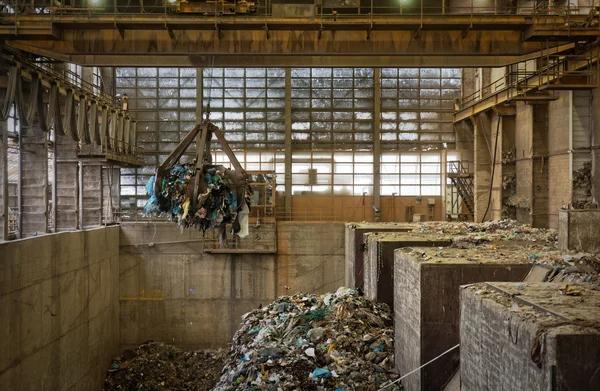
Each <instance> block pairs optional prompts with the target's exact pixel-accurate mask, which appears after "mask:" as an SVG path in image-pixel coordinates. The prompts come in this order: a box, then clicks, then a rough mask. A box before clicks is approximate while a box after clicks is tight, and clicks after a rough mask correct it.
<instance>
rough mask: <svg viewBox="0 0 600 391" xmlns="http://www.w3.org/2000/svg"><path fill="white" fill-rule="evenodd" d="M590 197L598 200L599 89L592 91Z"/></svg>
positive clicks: (599, 175) (599, 180)
mask: <svg viewBox="0 0 600 391" xmlns="http://www.w3.org/2000/svg"><path fill="white" fill-rule="evenodd" d="M591 133H592V134H591V136H592V197H593V198H594V201H596V202H598V201H599V200H600V148H598V146H600V88H595V89H594V90H592V132H591Z"/></svg>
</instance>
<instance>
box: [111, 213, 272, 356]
mask: <svg viewBox="0 0 600 391" xmlns="http://www.w3.org/2000/svg"><path fill="white" fill-rule="evenodd" d="M207 236H208V234H207ZM204 250H205V249H204V248H203V236H202V233H201V232H198V231H194V230H185V231H184V232H183V233H181V232H180V229H179V227H178V226H177V225H175V224H172V223H166V222H157V223H124V224H122V225H121V261H120V299H119V313H120V320H121V345H122V346H126V347H129V346H137V345H139V344H140V343H142V342H144V341H146V340H149V339H152V340H155V341H165V342H166V341H168V342H171V343H175V344H177V345H179V346H184V347H189V348H214V347H222V346H225V345H226V344H227V343H228V342H229V341H230V340H231V337H232V335H233V333H234V332H235V330H237V328H238V326H239V323H240V316H241V315H242V314H243V313H245V312H247V311H249V310H251V309H253V308H256V307H258V306H259V304H266V303H268V302H270V301H272V300H273V298H274V297H275V261H274V255H273V254H211V253H207V252H204Z"/></svg>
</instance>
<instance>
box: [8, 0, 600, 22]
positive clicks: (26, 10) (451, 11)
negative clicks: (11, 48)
mask: <svg viewBox="0 0 600 391" xmlns="http://www.w3.org/2000/svg"><path fill="white" fill-rule="evenodd" d="M126 1H127V0H126ZM132 3H133V4H132ZM144 3H145V1H144V0H133V1H128V2H127V4H126V5H125V4H118V2H117V1H115V0H113V1H107V2H106V3H104V4H99V5H97V6H95V5H73V6H55V5H54V4H53V3H52V2H51V1H50V0H45V1H40V0H38V1H33V2H26V3H23V2H20V1H17V0H9V1H4V2H3V3H2V4H3V6H4V8H3V9H2V12H0V14H7V15H8V14H11V15H12V14H14V15H23V14H47V15H50V16H56V17H58V18H60V17H61V16H62V15H68V14H76V13H80V14H81V13H83V14H88V15H92V14H93V15H98V14H108V15H140V14H144V15H157V16H160V17H161V18H164V17H165V16H167V15H172V16H176V15H177V14H176V13H175V8H176V6H175V3H171V2H169V1H166V0H163V1H162V2H161V1H160V0H157V1H155V3H161V4H154V5H148V4H144ZM231 4H236V3H235V2H233V1H232V3H231ZM272 6H273V4H272V2H268V3H267V5H260V4H259V5H257V7H256V8H257V12H256V13H254V14H253V15H255V16H257V17H272V15H273V7H272ZM313 6H314V7H315V13H314V16H313V17H311V18H312V19H314V20H325V19H327V20H329V19H331V20H332V21H333V20H334V19H335V20H338V21H339V20H351V19H352V18H358V17H360V18H364V17H365V16H366V17H369V18H372V17H375V16H402V15H405V16H415V15H421V16H423V15H428V16H430V15H431V16H433V15H473V16H476V15H501V16H505V15H532V16H534V17H536V18H541V17H548V16H553V17H555V18H567V19H568V18H569V17H570V16H573V15H585V14H587V13H589V12H590V11H591V10H592V9H593V8H594V6H595V5H591V6H584V7H579V6H572V5H571V4H569V5H567V6H566V7H565V6H563V7H549V6H543V7H521V6H505V5H503V4H501V3H498V0H496V1H494V4H490V5H487V6H475V5H474V4H473V1H471V4H469V5H466V6H450V7H446V6H442V5H441V4H440V5H439V6H435V7H431V6H426V5H425V4H424V0H420V1H419V2H418V3H414V4H411V6H409V7H407V6H406V4H405V3H403V2H399V4H398V6H376V5H374V4H373V2H372V1H371V4H370V5H368V4H365V3H357V6H353V7H334V6H331V7H325V6H321V5H318V4H317V2H316V1H315V2H314V3H313ZM215 9H216V8H215ZM349 9H352V10H357V12H358V10H360V11H362V12H360V13H357V14H346V13H341V14H340V13H335V14H334V11H339V10H344V11H346V10H349ZM325 10H327V11H325ZM365 11H367V12H365ZM196 15H198V14H196ZM204 16H205V17H207V18H209V19H211V18H212V19H215V20H216V21H218V20H220V19H223V18H227V17H228V16H220V15H218V14H217V15H204ZM306 19H310V18H306Z"/></svg>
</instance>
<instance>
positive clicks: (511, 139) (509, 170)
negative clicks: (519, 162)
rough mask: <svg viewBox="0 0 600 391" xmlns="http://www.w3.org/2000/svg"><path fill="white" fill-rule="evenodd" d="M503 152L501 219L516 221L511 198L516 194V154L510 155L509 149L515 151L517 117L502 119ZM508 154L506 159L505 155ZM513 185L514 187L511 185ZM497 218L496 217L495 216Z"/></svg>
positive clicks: (501, 161)
mask: <svg viewBox="0 0 600 391" xmlns="http://www.w3.org/2000/svg"><path fill="white" fill-rule="evenodd" d="M501 128H502V150H501V151H499V152H502V153H503V157H502V159H497V160H500V164H501V165H502V179H501V180H502V181H503V184H502V201H501V213H500V218H503V219H505V218H509V219H516V214H515V208H514V206H512V204H511V197H513V196H514V195H515V194H516V193H515V190H516V188H515V185H514V184H515V180H516V171H515V160H514V157H513V156H514V154H510V153H508V151H509V149H513V148H514V146H515V116H504V117H502V126H501ZM505 152H506V159H505V158H504V153H505ZM505 180H506V183H507V187H506V188H504V181H505ZM510 183H512V185H511V184H510ZM494 218H496V216H494Z"/></svg>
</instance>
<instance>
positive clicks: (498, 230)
mask: <svg viewBox="0 0 600 391" xmlns="http://www.w3.org/2000/svg"><path fill="white" fill-rule="evenodd" d="M413 232H418V233H425V234H432V233H437V234H440V235H456V236H457V237H455V238H454V239H453V241H454V242H455V243H459V242H460V243H471V244H473V245H479V244H482V243H484V242H494V241H521V242H533V243H536V242H537V243H543V244H545V245H547V246H550V247H554V246H555V245H556V241H557V240H558V234H557V232H556V230H555V229H545V228H532V227H530V226H529V225H526V224H523V223H521V222H519V221H516V220H510V219H505V220H493V221H487V222H485V223H470V222H451V223H447V222H424V223H419V224H418V225H416V226H415V228H414V229H413Z"/></svg>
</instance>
